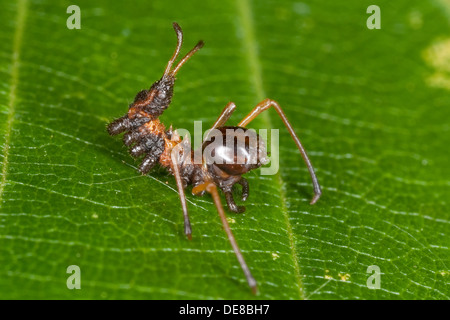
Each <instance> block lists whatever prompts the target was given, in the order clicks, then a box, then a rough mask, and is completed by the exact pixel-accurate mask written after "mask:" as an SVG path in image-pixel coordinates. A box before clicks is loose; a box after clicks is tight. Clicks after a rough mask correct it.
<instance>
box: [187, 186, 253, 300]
mask: <svg viewBox="0 0 450 320" xmlns="http://www.w3.org/2000/svg"><path fill="white" fill-rule="evenodd" d="M204 190H206V191H207V192H209V193H210V194H211V196H212V198H213V200H214V204H215V205H216V208H217V212H218V213H219V216H220V220H222V224H223V228H224V229H225V232H226V233H227V236H228V240H229V241H230V243H231V246H232V247H233V251H234V253H235V255H236V258H237V259H238V261H239V264H240V265H241V268H242V270H243V271H244V274H245V278H246V279H247V283H248V285H249V286H250V288H251V289H252V292H253V293H254V294H256V293H257V291H258V287H257V284H256V280H255V278H253V276H252V273H251V272H250V269H249V267H248V266H247V263H246V262H245V260H244V256H243V255H242V253H241V250H239V246H238V244H237V242H236V239H235V238H234V236H233V233H232V232H231V229H230V225H229V224H228V221H227V216H226V215H225V211H224V210H223V206H222V202H221V201H220V196H219V192H218V191H217V187H216V185H215V184H214V183H213V182H205V183H203V184H201V185H198V186H196V187H195V188H194V189H193V190H192V193H201V192H202V191H204Z"/></svg>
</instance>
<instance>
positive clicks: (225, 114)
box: [203, 102, 236, 142]
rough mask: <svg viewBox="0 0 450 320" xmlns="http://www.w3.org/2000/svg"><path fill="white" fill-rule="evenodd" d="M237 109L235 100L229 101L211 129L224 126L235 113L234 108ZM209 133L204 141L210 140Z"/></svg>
mask: <svg viewBox="0 0 450 320" xmlns="http://www.w3.org/2000/svg"><path fill="white" fill-rule="evenodd" d="M235 109H236V105H235V104H234V103H233V102H229V103H228V104H227V105H226V106H225V108H224V109H223V110H222V112H221V113H220V115H219V117H218V118H217V120H216V122H215V123H214V124H213V126H212V127H211V129H210V131H209V132H211V130H213V129H218V128H220V127H223V125H224V124H225V123H226V122H227V121H228V119H230V117H231V115H232V114H233V112H234V110H235ZM209 136H210V135H209V133H208V135H207V136H206V137H205V139H204V140H203V142H205V141H208V139H209Z"/></svg>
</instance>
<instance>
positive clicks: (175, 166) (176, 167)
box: [171, 147, 192, 240]
mask: <svg viewBox="0 0 450 320" xmlns="http://www.w3.org/2000/svg"><path fill="white" fill-rule="evenodd" d="M171 158H172V170H173V175H174V176H175V180H176V182H177V188H178V195H179V196H180V201H181V207H182V208H183V216H184V233H185V234H186V236H187V237H188V239H189V240H191V239H192V229H191V222H190V221H189V214H188V210H187V204H186V196H185V194H184V187H183V181H182V180H181V175H180V164H179V161H178V159H179V148H177V147H175V149H174V150H172V152H171Z"/></svg>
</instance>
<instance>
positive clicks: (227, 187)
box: [108, 23, 322, 293]
mask: <svg viewBox="0 0 450 320" xmlns="http://www.w3.org/2000/svg"><path fill="white" fill-rule="evenodd" d="M173 27H174V29H175V32H176V34H177V39H178V42H177V46H176V49H175V52H174V53H173V55H172V58H171V59H170V60H169V62H168V63H167V66H166V69H165V71H164V74H163V76H162V77H161V79H160V80H158V81H156V82H155V83H154V84H153V85H152V86H151V87H150V89H149V90H142V91H140V92H139V93H138V94H137V95H136V97H135V99H134V101H133V103H132V104H130V106H129V109H128V112H127V114H125V115H124V116H123V117H121V118H119V119H116V120H114V121H113V122H111V123H110V124H109V125H108V132H109V134H110V135H112V136H114V135H117V134H120V133H125V134H124V136H123V142H124V144H125V145H126V146H127V147H128V148H129V151H130V154H131V155H132V156H133V157H134V158H138V157H142V160H141V164H140V166H139V171H140V172H141V173H142V174H147V173H148V172H149V171H150V170H151V169H152V168H153V167H154V166H155V165H156V164H159V165H160V166H162V167H164V168H166V169H167V170H168V171H169V172H170V173H171V174H173V175H174V177H175V181H176V183H177V188H178V193H179V196H180V202H181V207H182V209H183V216H184V232H185V234H186V236H187V237H188V239H192V228H191V224H190V220H189V215H188V210H187V204H186V197H185V193H184V189H185V188H186V187H187V186H188V185H192V186H193V189H192V193H193V194H195V195H203V194H204V193H205V192H208V193H210V194H211V196H212V198H213V201H214V204H215V205H216V208H217V212H218V213H219V216H220V219H221V221H222V224H223V227H224V229H225V232H226V234H227V236H228V239H229V241H230V244H231V246H232V248H233V250H234V252H235V254H236V257H237V259H238V261H239V264H240V266H241V268H242V270H243V272H244V274H245V277H246V280H247V283H248V285H249V286H250V288H251V289H252V291H253V292H254V293H256V292H257V284H256V281H255V279H254V277H253V276H252V274H251V272H250V269H249V267H248V266H247V263H246V262H245V260H244V257H243V255H242V253H241V251H240V250H239V247H238V245H237V242H236V239H235V238H234V236H233V233H232V232H231V229H230V226H229V224H228V221H227V219H226V215H225V211H224V209H223V207H222V204H221V200H220V196H219V193H218V189H220V190H221V191H222V192H223V193H224V194H225V198H226V203H227V206H228V208H229V210H231V211H233V212H236V213H242V212H244V211H245V207H244V206H238V205H236V203H235V201H234V197H233V193H232V190H233V186H234V185H235V184H239V185H241V187H242V196H241V200H242V201H246V200H247V198H248V196H249V186H248V182H247V180H246V179H245V178H243V177H242V175H243V174H245V173H247V172H249V171H250V170H253V169H257V168H259V167H260V166H261V165H263V164H265V163H267V158H266V157H265V154H266V152H265V151H266V150H265V146H264V144H263V143H261V144H258V150H257V152H256V153H255V152H250V151H252V150H251V148H252V147H251V146H250V145H249V144H248V141H247V138H248V137H247V135H246V134H247V133H248V129H247V128H246V126H247V125H248V124H249V123H250V122H251V121H252V120H253V119H254V118H256V117H257V116H258V115H259V114H261V113H262V112H264V111H266V110H268V109H269V108H270V107H273V108H274V109H275V110H276V111H277V113H278V115H279V116H280V117H281V119H282V121H283V123H284V125H285V126H286V128H287V129H288V131H289V133H290V134H291V137H292V138H293V140H294V142H295V144H296V145H297V148H298V149H299V151H300V154H301V155H302V157H303V160H304V161H305V163H306V165H307V167H308V170H309V173H310V175H311V179H312V182H313V187H314V197H313V199H312V200H311V204H314V203H316V201H317V200H318V199H319V197H320V196H321V193H322V192H321V188H320V185H319V182H318V181H317V177H316V175H315V172H314V169H313V167H312V164H311V162H310V160H309V158H308V155H307V154H306V151H305V149H304V148H303V146H302V144H301V142H300V139H299V138H298V137H297V135H296V133H295V132H294V129H293V127H292V125H291V124H290V122H289V121H288V119H287V117H286V116H285V114H284V112H283V110H282V109H281V107H280V105H279V104H278V103H277V102H276V101H274V100H271V99H265V100H263V101H261V102H260V103H258V104H257V105H256V106H255V107H254V108H253V110H252V111H251V112H250V113H249V114H248V115H247V116H246V117H245V118H244V119H243V120H242V121H241V122H240V123H239V124H238V125H237V126H225V123H226V122H227V121H228V119H229V118H230V117H231V115H232V113H233V112H234V110H235V109H236V105H235V104H234V103H233V102H230V103H228V104H227V106H226V107H225V108H224V109H223V111H222V112H221V114H220V115H219V117H218V119H217V120H216V122H215V123H214V124H213V126H212V128H211V129H216V131H217V132H219V135H221V137H222V138H223V139H222V141H223V143H222V144H220V145H213V148H212V149H213V150H212V151H213V152H216V151H217V152H216V153H217V154H224V155H225V154H226V155H227V159H225V158H223V159H220V160H222V161H220V163H209V162H208V161H206V160H205V159H206V158H205V157H203V163H195V161H194V153H193V152H192V151H190V142H189V141H187V140H186V139H184V140H181V138H180V136H179V135H178V134H177V133H176V131H173V130H172V127H170V128H169V129H166V127H165V126H164V124H163V123H161V122H160V121H159V117H160V116H161V115H162V113H163V112H164V111H165V110H166V109H167V108H168V107H169V105H170V103H171V101H172V96H173V87H174V84H175V76H176V74H177V72H178V71H179V70H180V68H181V66H183V65H184V63H185V62H186V61H187V60H189V58H190V57H192V55H194V53H195V52H197V51H198V50H199V49H200V48H202V47H203V41H200V42H198V43H197V45H196V46H195V47H194V48H193V49H192V50H191V51H189V52H188V53H187V54H186V56H184V58H182V59H181V60H180V61H179V62H178V64H176V66H175V67H173V64H174V62H175V60H176V59H177V57H178V55H179V53H180V49H181V45H182V42H183V32H182V30H181V28H180V26H179V25H178V24H177V23H174V24H173ZM229 130H231V131H233V135H232V136H231V138H232V139H234V141H236V142H237V145H238V146H240V147H238V148H236V147H235V146H229V145H228V144H225V141H226V140H227V138H230V133H229ZM257 139H258V141H259V137H257ZM213 142H214V138H213V137H210V136H208V137H207V138H206V139H205V140H204V141H203V145H202V150H203V149H204V148H208V147H210V146H211V144H212V143H213ZM186 147H188V148H186ZM219 149H220V150H219ZM186 150H189V151H186ZM229 155H231V159H232V160H231V161H232V162H231V163H230V162H229V160H230V157H229ZM255 157H256V159H255ZM237 159H240V160H242V159H244V161H243V162H242V161H238V160H237ZM187 160H190V161H187Z"/></svg>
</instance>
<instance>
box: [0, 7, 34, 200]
mask: <svg viewBox="0 0 450 320" xmlns="http://www.w3.org/2000/svg"><path fill="white" fill-rule="evenodd" d="M27 7H28V1H27V0H19V2H18V4H17V26H16V30H15V32H14V38H13V48H12V49H13V50H12V59H11V60H12V64H11V86H10V91H9V97H8V100H9V103H8V110H9V111H8V118H7V122H6V130H5V144H4V146H3V162H2V179H1V181H0V208H1V206H2V203H3V192H4V190H5V184H6V176H7V174H8V157H9V148H10V143H11V131H12V127H13V122H14V116H15V111H16V100H17V86H18V83H19V68H20V53H21V48H22V38H23V32H24V29H25V20H26V16H27Z"/></svg>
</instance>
